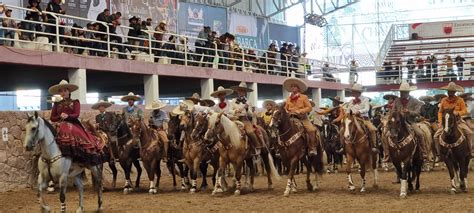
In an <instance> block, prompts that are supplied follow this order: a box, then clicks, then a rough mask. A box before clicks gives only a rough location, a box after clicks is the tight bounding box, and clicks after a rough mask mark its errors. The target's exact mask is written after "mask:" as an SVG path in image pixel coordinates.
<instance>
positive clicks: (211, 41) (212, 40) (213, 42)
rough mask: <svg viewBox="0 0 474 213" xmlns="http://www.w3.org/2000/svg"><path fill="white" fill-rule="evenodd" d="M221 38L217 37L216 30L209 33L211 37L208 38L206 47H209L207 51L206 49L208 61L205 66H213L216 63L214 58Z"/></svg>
mask: <svg viewBox="0 0 474 213" xmlns="http://www.w3.org/2000/svg"><path fill="white" fill-rule="evenodd" d="M218 42H219V40H218V39H217V32H216V31H212V32H211V34H210V35H209V38H208V39H207V41H206V47H207V48H209V49H208V50H207V51H206V53H207V54H206V55H207V57H206V58H205V60H204V61H206V62H207V64H205V66H207V67H212V66H213V64H214V58H215V56H216V50H215V49H216V48H217V46H218V44H217V43H218Z"/></svg>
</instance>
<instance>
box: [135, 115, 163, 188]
mask: <svg viewBox="0 0 474 213" xmlns="http://www.w3.org/2000/svg"><path fill="white" fill-rule="evenodd" d="M131 129H132V133H133V140H134V141H135V143H140V158H141V160H142V162H143V167H145V170H146V173H147V174H148V180H149V181H150V187H149V190H148V193H150V194H156V193H157V192H158V190H157V188H158V186H159V184H160V178H161V167H160V162H161V158H162V156H163V150H162V148H161V146H162V144H161V142H162V141H160V140H159V137H158V135H157V133H156V132H155V130H154V129H152V128H149V127H147V126H146V125H145V122H144V121H143V120H141V119H132V126H131ZM155 175H156V182H155Z"/></svg>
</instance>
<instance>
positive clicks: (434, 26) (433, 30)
mask: <svg viewBox="0 0 474 213" xmlns="http://www.w3.org/2000/svg"><path fill="white" fill-rule="evenodd" d="M409 32H410V35H412V34H413V33H416V34H418V38H443V37H453V36H469V35H473V33H474V20H463V21H443V22H429V23H414V24H410V28H409Z"/></svg>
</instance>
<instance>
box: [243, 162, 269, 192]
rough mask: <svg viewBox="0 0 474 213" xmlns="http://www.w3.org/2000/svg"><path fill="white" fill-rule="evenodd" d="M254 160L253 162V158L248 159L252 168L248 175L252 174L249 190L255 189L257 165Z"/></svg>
mask: <svg viewBox="0 0 474 213" xmlns="http://www.w3.org/2000/svg"><path fill="white" fill-rule="evenodd" d="M252 162H253V160H252V158H250V159H247V164H248V165H249V170H250V171H249V173H248V174H247V176H250V187H249V191H253V190H254V188H253V185H254V178H255V167H254V164H253V163H252ZM267 173H270V172H269V171H268V170H267Z"/></svg>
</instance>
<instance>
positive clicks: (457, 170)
mask: <svg viewBox="0 0 474 213" xmlns="http://www.w3.org/2000/svg"><path fill="white" fill-rule="evenodd" d="M459 119H460V118H459V117H458V116H456V115H454V111H453V109H445V110H444V112H443V121H442V125H443V130H442V131H443V132H442V133H441V135H440V136H439V148H440V149H439V151H440V153H439V154H440V158H441V159H442V160H443V161H444V163H445V164H446V167H447V168H448V171H449V176H450V178H451V193H453V194H454V193H456V192H457V189H456V188H457V187H456V186H457V184H456V183H458V182H459V187H460V188H461V191H462V192H467V174H468V172H469V169H468V168H469V161H470V153H469V147H468V146H470V144H469V141H468V140H467V138H466V136H465V135H464V134H463V132H462V131H461V130H460V129H459V127H458V122H460V121H459Z"/></svg>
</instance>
